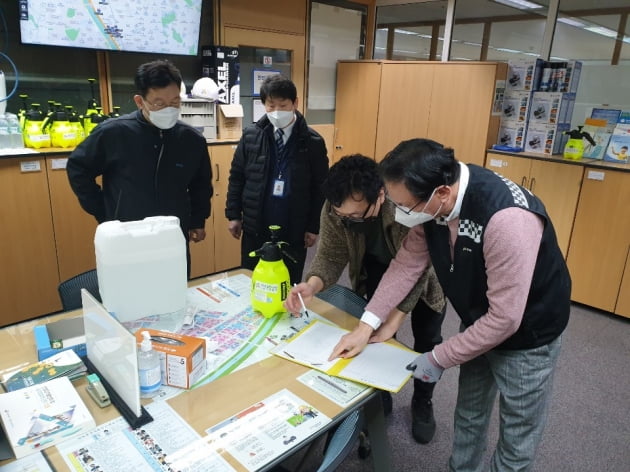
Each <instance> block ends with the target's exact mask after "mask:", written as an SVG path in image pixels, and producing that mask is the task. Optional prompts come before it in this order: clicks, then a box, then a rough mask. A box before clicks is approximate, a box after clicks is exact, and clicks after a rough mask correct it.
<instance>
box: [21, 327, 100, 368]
mask: <svg viewBox="0 0 630 472" xmlns="http://www.w3.org/2000/svg"><path fill="white" fill-rule="evenodd" d="M33 334H34V335H35V345H36V346H37V360H39V361H41V360H42V359H46V358H47V357H50V356H52V355H54V354H57V353H58V352H61V351H65V350H67V349H72V350H73V351H74V352H76V353H77V355H78V356H79V357H86V356H87V347H86V345H85V341H84V342H80V343H77V344H74V345H72V346H68V345H66V346H65V347H62V348H59V349H57V348H53V347H52V343H51V340H50V337H49V336H48V330H47V329H46V325H39V326H35V328H34V329H33Z"/></svg>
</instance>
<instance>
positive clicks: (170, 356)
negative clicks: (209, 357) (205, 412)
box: [136, 329, 206, 388]
mask: <svg viewBox="0 0 630 472" xmlns="http://www.w3.org/2000/svg"><path fill="white" fill-rule="evenodd" d="M143 331H148V332H149V334H150V335H151V343H152V344H153V349H155V350H156V351H157V352H158V353H159V354H160V360H161V363H162V384H164V385H170V386H171V387H179V388H190V387H191V386H192V385H194V384H195V382H197V381H198V380H199V379H200V378H201V376H202V375H203V374H204V372H205V370H206V340H205V339H203V338H195V337H192V336H185V335H183V334H176V333H171V332H169V331H160V330H157V329H139V330H138V331H136V339H137V340H138V344H140V343H141V342H142V332H143Z"/></svg>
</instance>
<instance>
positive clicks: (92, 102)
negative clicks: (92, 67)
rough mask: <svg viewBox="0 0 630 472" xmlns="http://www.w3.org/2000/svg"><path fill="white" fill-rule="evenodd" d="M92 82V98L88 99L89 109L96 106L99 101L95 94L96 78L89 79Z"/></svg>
mask: <svg viewBox="0 0 630 472" xmlns="http://www.w3.org/2000/svg"><path fill="white" fill-rule="evenodd" d="M87 80H88V82H89V84H90V92H91V93H92V98H90V99H89V100H88V106H87V107H88V110H89V109H91V108H96V107H97V106H98V102H97V101H96V97H95V96H94V83H95V82H96V79H87Z"/></svg>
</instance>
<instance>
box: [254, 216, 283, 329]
mask: <svg viewBox="0 0 630 472" xmlns="http://www.w3.org/2000/svg"><path fill="white" fill-rule="evenodd" d="M279 230H280V226H276V225H272V226H270V227H269V231H270V232H271V241H267V242H266V243H265V244H263V246H262V247H261V248H260V249H257V250H256V251H252V252H250V253H249V256H250V257H260V260H259V261H258V264H256V267H255V268H254V272H253V274H252V294H251V299H252V308H253V309H254V311H257V312H259V313H261V314H262V315H263V316H264V317H265V318H271V317H272V316H274V315H276V314H278V313H284V312H286V310H285V308H284V306H283V303H284V301H285V300H286V299H287V295H288V293H289V290H290V289H291V278H290V276H289V269H287V266H286V264H285V263H284V260H283V255H284V256H285V257H288V258H289V259H291V260H294V259H293V257H292V256H290V255H289V254H287V253H286V252H285V251H284V250H283V249H282V246H285V245H287V243H285V242H284V241H279V240H278V231H279Z"/></svg>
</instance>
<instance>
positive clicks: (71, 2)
mask: <svg viewBox="0 0 630 472" xmlns="http://www.w3.org/2000/svg"><path fill="white" fill-rule="evenodd" d="M19 3H20V32H21V36H22V42H23V43H25V44H42V45H53V46H69V47H77V48H89V49H105V50H110V51H134V52H145V53H163V54H181V55H196V54H197V50H198V45H199V26H200V19H201V3H202V0H180V1H173V0H134V1H132V2H130V1H128V0H90V1H87V0H19Z"/></svg>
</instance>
